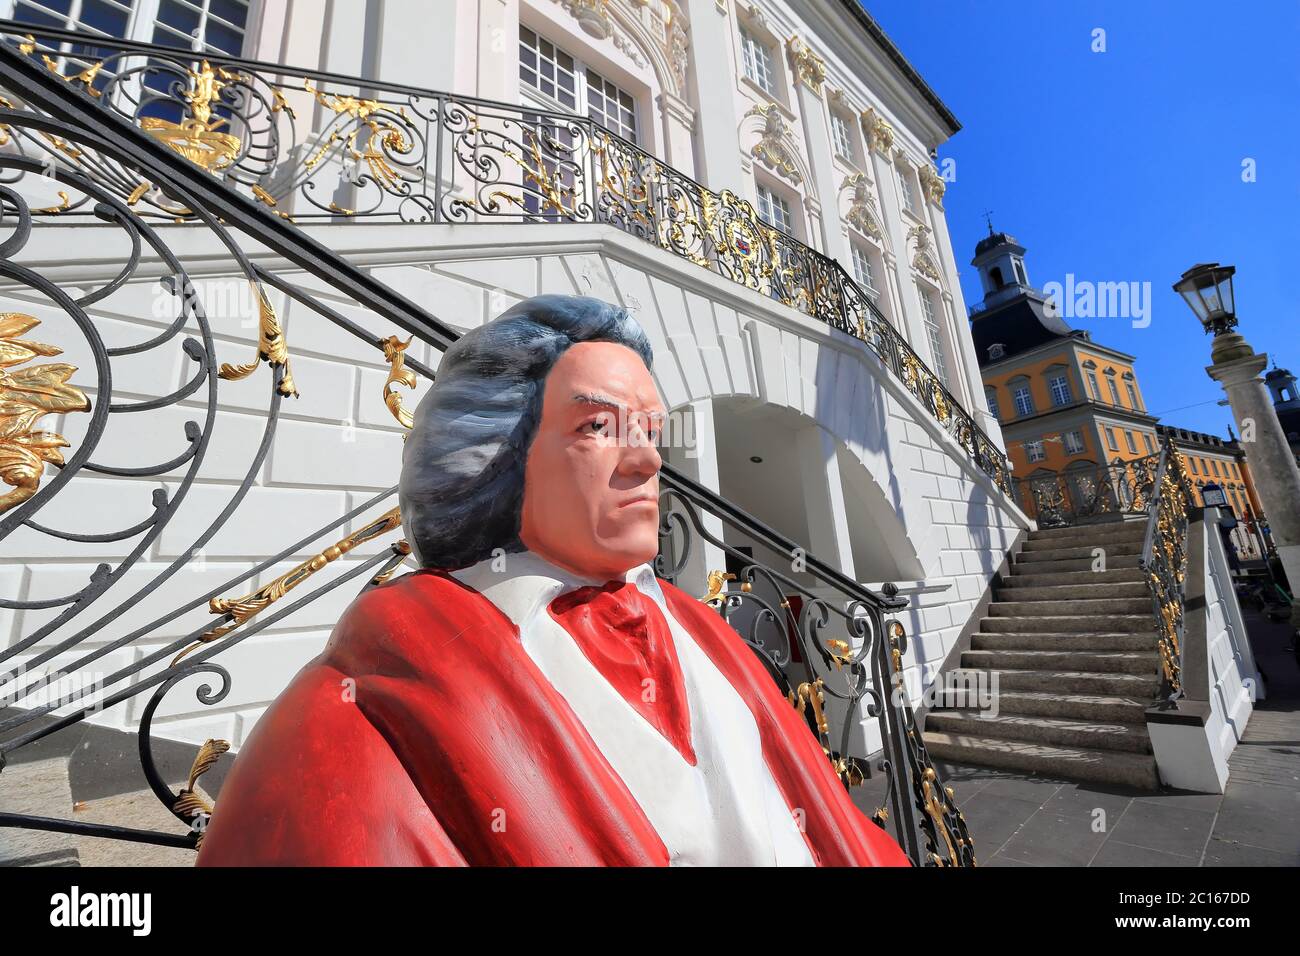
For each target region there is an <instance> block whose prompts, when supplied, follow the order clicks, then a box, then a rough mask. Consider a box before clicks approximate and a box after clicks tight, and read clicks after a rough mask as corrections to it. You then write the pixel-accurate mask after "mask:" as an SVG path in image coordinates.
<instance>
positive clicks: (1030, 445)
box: [1025, 441, 1047, 461]
mask: <svg viewBox="0 0 1300 956" xmlns="http://www.w3.org/2000/svg"><path fill="white" fill-rule="evenodd" d="M1025 455H1026V456H1027V457H1028V458H1029V460H1030V461H1042V460H1043V459H1044V458H1046V457H1047V452H1046V451H1044V450H1043V443H1042V441H1027V442H1025Z"/></svg>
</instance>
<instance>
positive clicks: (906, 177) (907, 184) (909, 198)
mask: <svg viewBox="0 0 1300 956" xmlns="http://www.w3.org/2000/svg"><path fill="white" fill-rule="evenodd" d="M898 189H899V192H900V193H901V194H902V197H903V208H904V209H906V210H907V211H908V212H911V213H915V212H916V191H915V190H914V189H913V188H912V172H911V170H909V169H908V168H907V167H905V166H900V167H899V169H898Z"/></svg>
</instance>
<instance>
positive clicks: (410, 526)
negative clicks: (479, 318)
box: [398, 295, 653, 570]
mask: <svg viewBox="0 0 1300 956" xmlns="http://www.w3.org/2000/svg"><path fill="white" fill-rule="evenodd" d="M579 342H613V343H615V344H618V345H625V346H627V347H628V348H630V349H632V350H633V351H634V352H636V353H637V355H639V356H641V359H642V361H644V362H645V364H646V368H650V367H651V362H652V360H653V354H652V352H651V349H650V342H649V340H648V339H647V338H646V335H645V332H644V331H643V330H642V328H641V326H640V325H638V324H637V322H636V320H635V319H633V318H632V317H631V316H630V315H628V314H627V312H626V310H624V309H621V308H619V307H618V306H614V305H610V304H609V303H608V302H603V301H601V300H600V299H593V298H590V297H588V296H576V295H539V296H534V297H533V298H531V299H525V300H524V301H523V302H520V303H518V304H516V305H514V306H512V307H511V308H509V309H507V310H506V311H505V312H503V313H502V314H501V315H500V316H498V317H497V318H496V319H494V320H492V321H491V322H488V323H487V324H485V325H482V326H480V327H479V328H477V329H474V330H472V331H470V332H468V333H466V334H465V335H464V336H463V337H462V338H460V339H459V340H458V341H457V342H456V343H455V344H454V345H452V346H451V348H449V349H448V350H447V352H446V354H445V355H444V356H443V359H442V364H441V365H439V366H438V372H437V375H436V377H435V379H434V382H433V386H432V387H431V388H430V389H429V392H428V394H426V395H425V396H424V398H423V400H421V402H420V404H419V406H418V407H417V408H416V410H415V425H414V427H413V428H412V429H411V433H410V434H409V435H408V436H407V439H406V444H405V447H404V448H403V450H402V477H401V481H400V483H399V485H398V502H399V504H400V505H401V508H402V524H403V527H404V530H405V533H406V540H407V541H409V542H410V543H411V548H412V550H413V551H414V553H415V556H416V560H417V561H419V562H420V564H421V565H422V566H423V567H426V568H444V569H447V570H455V569H457V568H463V567H468V566H469V565H471V564H475V563H477V562H479V561H482V560H483V559H484V558H488V557H491V555H492V552H493V551H494V550H495V549H496V548H501V549H503V550H504V551H506V552H516V551H523V550H524V546H523V543H522V542H521V541H520V540H519V524H520V515H521V512H522V508H523V501H524V462H525V461H526V459H527V457H528V448H529V446H530V445H531V444H532V440H533V435H534V434H536V432H537V425H538V423H539V422H540V421H541V417H542V396H543V394H544V392H545V385H546V376H547V374H549V373H550V371H551V368H552V367H553V366H554V365H555V363H556V361H558V360H559V358H560V356H561V355H563V354H564V353H565V351H566V350H568V348H569V347H570V346H572V345H576V344H577V343H579ZM557 493H559V494H563V493H564V492H563V490H562V489H557Z"/></svg>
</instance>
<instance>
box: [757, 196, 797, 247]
mask: <svg viewBox="0 0 1300 956" xmlns="http://www.w3.org/2000/svg"><path fill="white" fill-rule="evenodd" d="M758 218H759V219H761V220H763V221H764V222H765V223H767V224H768V225H769V226H771V227H773V228H774V229H780V230H781V231H782V232H784V233H785V234H786V235H788V236H792V235H794V228H793V223H794V220H793V219H792V218H791V217H790V204H789V203H788V202H786V201H785V200H784V199H782V198H781V197H780V196H778V195H777V194H776V193H774V192H773V191H772V190H770V189H768V188H767V187H766V186H764V185H763V184H762V183H759V184H758Z"/></svg>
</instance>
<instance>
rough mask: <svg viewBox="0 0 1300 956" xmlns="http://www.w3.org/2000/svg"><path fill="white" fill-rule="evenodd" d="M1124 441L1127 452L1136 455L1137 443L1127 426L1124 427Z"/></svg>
mask: <svg viewBox="0 0 1300 956" xmlns="http://www.w3.org/2000/svg"><path fill="white" fill-rule="evenodd" d="M1124 441H1125V443H1126V444H1127V445H1128V452H1129V454H1130V455H1136V454H1137V453H1138V443H1137V440H1136V439H1135V438H1134V437H1133V433H1132V432H1131V431H1129V430H1128V429H1127V428H1126V429H1124Z"/></svg>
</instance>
